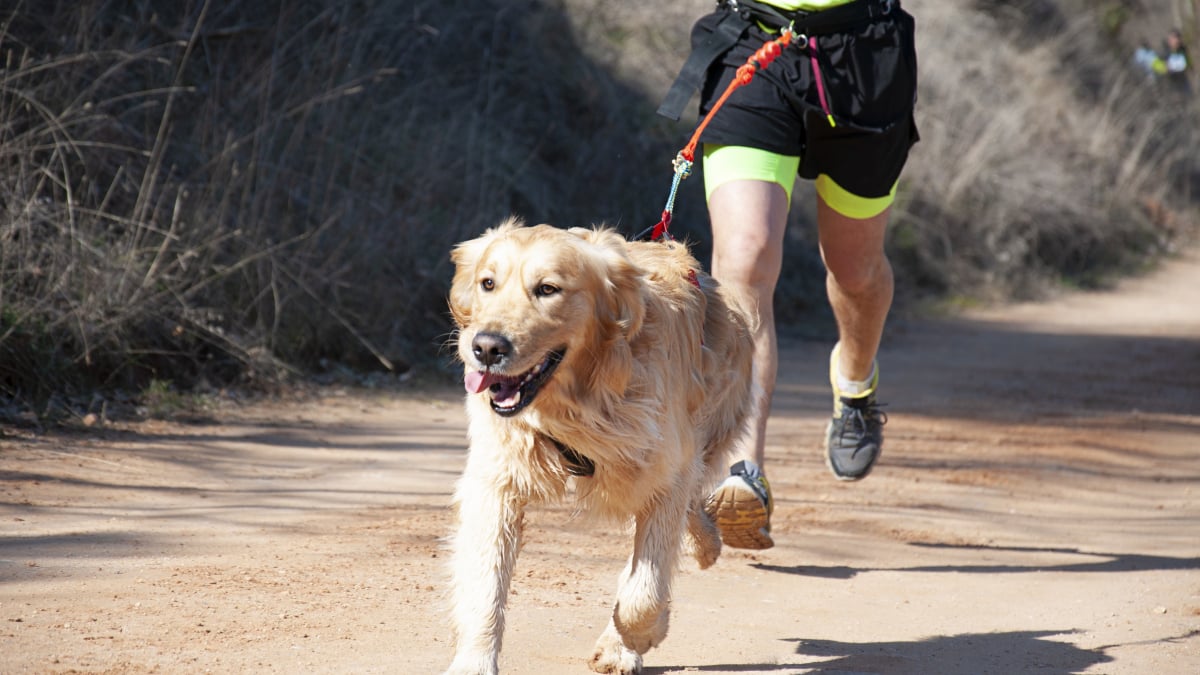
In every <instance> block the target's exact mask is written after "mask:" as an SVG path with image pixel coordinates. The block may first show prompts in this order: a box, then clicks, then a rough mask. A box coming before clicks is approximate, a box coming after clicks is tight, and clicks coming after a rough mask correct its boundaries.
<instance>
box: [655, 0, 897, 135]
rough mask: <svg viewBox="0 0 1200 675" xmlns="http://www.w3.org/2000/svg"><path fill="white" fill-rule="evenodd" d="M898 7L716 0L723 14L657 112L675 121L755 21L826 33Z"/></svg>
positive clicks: (888, 1) (892, 2)
mask: <svg viewBox="0 0 1200 675" xmlns="http://www.w3.org/2000/svg"><path fill="white" fill-rule="evenodd" d="M899 6H900V2H899V0H855V1H854V2H850V3H847V4H844V5H838V6H836V7H831V8H829V9H825V10H821V11H817V12H806V11H802V10H795V11H789V10H785V9H780V8H778V7H773V6H771V5H766V4H763V3H761V2H755V0H718V2H717V7H718V8H719V9H721V10H724V11H725V16H724V17H722V19H721V21H720V22H719V23H718V24H717V27H716V29H714V30H713V32H711V33H709V34H708V36H707V37H705V38H704V41H703V42H701V43H700V44H698V45H696V47H695V49H693V50H692V53H691V54H690V55H688V58H687V61H685V62H684V64H683V68H682V69H681V70H680V71H679V75H677V76H676V77H675V81H674V82H673V83H672V84H671V88H670V89H669V90H668V91H667V96H666V98H665V99H663V103H662V105H660V106H659V107H658V114H659V115H662V116H663V117H666V118H669V119H673V120H678V119H679V116H680V114H682V113H683V109H684V108H685V107H687V104H688V101H690V100H691V98H692V94H694V93H695V92H696V90H697V89H699V88H700V85H701V84H702V83H703V82H704V76H705V74H706V73H707V72H708V67H709V66H711V65H712V64H713V62H714V61H716V60H717V59H718V58H720V56H721V55H722V54H724V53H725V52H727V51H729V48H730V47H732V46H733V45H734V44H736V43H737V41H738V40H740V39H741V37H742V35H744V34H745V33H746V30H747V29H748V28H750V26H751V25H752V24H753V23H754V22H756V21H757V22H760V23H763V24H766V25H768V26H771V27H773V28H786V27H789V26H790V27H792V30H793V31H795V33H796V35H803V36H809V35H829V34H831V33H840V32H843V31H846V30H849V29H851V28H854V27H855V26H860V25H862V24H864V23H868V22H870V21H873V20H875V19H878V18H881V17H884V16H887V15H888V14H891V12H892V10H894V9H897V8H899Z"/></svg>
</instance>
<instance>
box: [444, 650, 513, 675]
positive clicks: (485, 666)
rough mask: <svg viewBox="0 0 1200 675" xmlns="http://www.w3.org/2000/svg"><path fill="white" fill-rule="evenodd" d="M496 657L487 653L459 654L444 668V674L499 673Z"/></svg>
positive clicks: (489, 674) (485, 674)
mask: <svg viewBox="0 0 1200 675" xmlns="http://www.w3.org/2000/svg"><path fill="white" fill-rule="evenodd" d="M499 672H500V669H499V667H498V665H497V663H496V659H495V658H494V657H492V656H488V655H483V656H479V655H469V654H459V655H457V656H455V657H454V662H453V663H451V664H450V667H449V668H447V669H446V673H445V675H499Z"/></svg>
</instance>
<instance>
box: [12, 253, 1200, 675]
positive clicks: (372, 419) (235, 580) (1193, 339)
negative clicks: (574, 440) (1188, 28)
mask: <svg viewBox="0 0 1200 675" xmlns="http://www.w3.org/2000/svg"><path fill="white" fill-rule="evenodd" d="M1198 288H1200V257H1197V256H1195V255H1193V256H1191V257H1188V258H1185V259H1184V260H1181V261H1178V262H1175V263H1172V264H1170V265H1169V266H1167V267H1166V268H1165V269H1164V270H1162V271H1161V272H1159V273H1158V274H1156V275H1154V276H1153V277H1152V278H1148V279H1142V280H1138V281H1134V282H1131V283H1129V284H1126V285H1124V286H1122V287H1121V288H1120V289H1118V291H1116V292H1112V293H1101V294H1087V295H1073V296H1070V297H1066V298H1063V299H1060V300H1057V301H1055V302H1052V303H1048V304H1042V305H1031V306H1018V307H1007V308H1003V309H999V310H994V311H990V312H984V313H977V314H975V315H973V316H971V317H969V318H968V319H966V320H957V321H945V322H928V321H921V322H916V321H903V320H897V321H895V322H894V323H893V324H892V328H891V332H890V334H889V336H888V338H887V344H886V347H885V349H884V352H883V354H882V363H883V368H884V370H883V376H884V389H883V392H884V398H885V399H886V400H887V401H888V402H889V406H888V408H887V410H888V412H889V415H890V423H889V424H888V426H887V448H886V452H885V455H884V457H883V460H882V464H881V465H880V467H879V468H878V469H877V470H876V472H875V473H874V474H873V475H872V476H871V477H870V478H869V479H867V480H866V481H864V482H862V483H858V484H850V485H846V484H840V483H838V482H836V481H834V480H833V479H831V478H830V477H829V476H828V475H827V474H826V470H825V468H824V466H823V463H822V459H821V455H820V451H819V443H820V437H821V434H822V430H823V426H824V420H823V416H824V415H825V414H826V411H827V410H828V406H829V402H828V401H827V396H828V394H827V393H826V385H825V383H824V378H825V373H824V368H825V363H826V359H827V353H828V348H829V346H830V345H829V344H826V343H823V342H815V341H811V342H810V341H792V342H788V343H786V344H785V345H784V351H783V359H782V360H783V370H782V374H781V386H780V391H779V396H778V400H777V401H776V407H775V410H774V421H773V426H772V429H771V434H772V436H771V447H770V450H769V452H770V457H771V461H770V464H769V467H768V469H769V476H770V478H771V481H772V483H773V486H774V489H775V495H776V498H777V500H778V507H777V512H776V517H775V523H774V531H775V536H776V539H777V541H778V545H777V546H776V547H775V548H774V549H771V550H769V551H765V552H761V553H756V554H753V555H751V554H747V553H744V552H738V551H735V550H729V549H727V550H726V552H725V555H724V556H723V558H722V559H721V561H720V562H718V563H717V565H716V566H715V567H714V568H712V569H710V570H708V571H706V572H700V571H698V570H696V569H695V568H694V566H691V565H687V566H685V568H684V570H683V571H682V573H681V574H680V576H679V578H678V581H677V585H676V590H675V602H674V614H673V626H672V631H671V634H670V635H669V636H668V638H667V640H666V642H665V643H664V644H663V645H662V646H661V647H659V648H658V649H656V650H654V651H652V652H650V653H649V655H648V656H647V659H646V664H647V671H648V672H649V673H657V674H662V673H684V672H698V673H737V674H744V673H951V674H960V675H968V674H972V675H973V674H976V673H1006V674H1007V673H1076V672H1087V673H1156V674H1157V673H1197V672H1200V300H1197V290H1196V289H1198ZM223 415H224V416H223V417H222V421H221V423H219V424H210V425H190V426H189V425H180V424H166V423H161V424H146V425H140V426H137V427H133V428H128V429H111V428H110V429H105V430H101V431H98V432H95V433H90V434H88V435H56V434H49V435H33V434H30V433H28V432H25V431H20V430H13V429H8V430H6V433H5V435H4V436H2V437H0V672H3V673H47V672H72V673H77V672H78V673H98V672H111V673H146V672H160V673H193V672H195V673H199V672H216V673H246V672H264V673H283V672H286V673H300V672H303V673H309V672H313V673H367V672H391V673H406V674H407V673H437V672H439V669H440V668H441V667H444V666H445V665H446V664H447V663H448V662H449V658H450V645H449V644H448V642H447V639H446V631H445V628H444V613H443V611H442V605H441V600H442V594H443V591H444V582H443V579H444V576H443V561H444V560H443V554H442V552H441V549H440V545H439V538H441V537H443V536H445V535H446V534H447V532H448V530H449V528H450V526H451V520H450V514H449V512H448V510H447V508H446V506H447V503H448V501H449V496H450V492H451V489H452V484H453V482H454V479H455V476H456V473H457V472H458V470H459V468H460V466H461V464H462V461H463V452H464V421H463V413H462V410H461V406H460V403H459V394H458V392H456V391H453V390H450V389H447V390H446V391H438V392H433V393H425V394H420V395H418V394H411V395H396V394H378V393H376V394H372V393H341V394H339V393H338V392H328V393H327V395H324V396H323V397H322V398H321V400H319V401H315V402H308V403H303V404H288V405H282V404H279V405H274V406H256V407H247V408H243V409H240V410H234V411H227V412H226V413H224V414H223ZM527 533H528V545H527V546H526V548H525V550H524V552H523V554H522V558H521V560H520V561H519V563H518V572H517V573H518V578H517V581H516V583H515V590H514V594H513V597H512V599H511V603H510V614H509V616H510V625H509V630H508V633H507V640H506V644H505V651H504V655H503V659H502V665H503V667H504V669H505V671H506V672H508V673H529V674H542V673H549V674H557V673H583V672H586V667H585V660H586V658H587V656H588V655H589V653H590V647H591V643H592V641H593V639H594V638H595V637H596V635H597V634H598V632H599V630H600V629H601V628H602V626H603V624H604V622H605V621H606V619H607V616H608V606H609V596H610V593H611V592H612V589H613V587H614V583H615V578H616V575H617V573H618V571H619V569H620V567H621V565H622V562H623V559H624V557H625V555H626V546H627V538H626V535H625V533H624V532H623V531H621V530H620V529H605V528H597V527H595V526H590V525H586V524H583V523H580V522H577V521H574V520H572V519H571V517H570V512H569V510H567V509H565V508H557V509H547V510H542V511H537V512H535V514H534V516H533V520H532V523H531V524H530V526H529V528H528V531H527Z"/></svg>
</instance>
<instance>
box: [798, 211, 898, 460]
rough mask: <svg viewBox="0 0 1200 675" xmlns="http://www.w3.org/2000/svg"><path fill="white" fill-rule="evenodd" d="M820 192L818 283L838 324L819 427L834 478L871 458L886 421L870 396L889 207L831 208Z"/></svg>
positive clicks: (883, 298) (886, 302)
mask: <svg viewBox="0 0 1200 675" xmlns="http://www.w3.org/2000/svg"><path fill="white" fill-rule="evenodd" d="M826 194H827V191H825V190H820V189H819V190H818V200H817V228H818V237H819V241H820V246H821V257H822V259H823V260H824V261H825V269H826V274H825V287H826V291H827V293H828V295H829V304H830V307H831V308H832V309H833V315H834V318H835V320H836V321H837V329H838V343H837V346H836V347H835V348H834V351H833V354H831V356H830V365H829V369H830V376H829V379H830V385H831V387H832V388H833V399H834V410H833V416H832V418H831V419H830V423H829V426H828V428H827V430H826V439H825V443H826V448H825V452H826V463H827V465H828V466H829V469H830V470H831V471H832V472H833V475H834V476H836V477H837V478H838V479H840V480H859V479H861V478H864V477H866V475H867V474H868V473H870V471H871V469H872V467H873V466H874V464H875V460H876V459H878V458H879V454H880V452H881V451H882V446H883V424H884V422H885V421H886V416H885V415H883V413H882V412H881V411H880V410H879V408H878V405H877V404H876V401H875V389H876V386H877V385H878V382H879V368H878V366H877V364H876V360H875V357H876V353H877V352H878V351H879V343H880V340H881V339H882V336H883V327H884V322H885V321H886V320H887V315H888V311H889V309H890V308H891V304H892V295H893V287H894V282H893V276H892V266H891V264H890V263H889V262H888V259H887V255H886V253H885V251H884V235H885V234H886V230H887V223H888V216H889V213H890V211H891V208H890V206H887V207H884V209H883V210H882V211H880V212H878V213H874V214H871V213H870V212H869V211H868V212H867V213H863V212H862V210H861V209H859V210H858V212H854V210H852V209H843V210H839V209H838V208H835V207H834V206H831V205H830V203H829V201H827V198H826ZM843 211H851V212H854V215H853V216H851V215H846V213H844V212H843ZM856 216H862V217H856Z"/></svg>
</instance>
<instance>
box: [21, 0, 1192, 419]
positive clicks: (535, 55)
mask: <svg viewBox="0 0 1200 675" xmlns="http://www.w3.org/2000/svg"><path fill="white" fill-rule="evenodd" d="M1014 4H1016V5H1020V4H1021V3H978V6H974V5H962V4H960V3H941V2H929V1H925V2H922V1H920V0H909V2H907V6H908V7H909V8H910V9H911V11H913V13H914V14H916V15H917V16H918V20H919V31H920V40H921V44H920V53H921V68H922V91H921V104H920V123H921V127H922V134H923V139H924V140H923V141H922V143H921V144H920V145H919V146H918V148H917V151H916V153H915V155H914V157H913V160H912V162H911V164H910V167H909V169H908V171H907V173H906V176H905V180H904V184H903V186H902V188H903V189H902V199H901V204H900V206H901V208H900V209H899V211H898V214H897V218H896V227H895V228H894V230H893V240H892V242H891V243H892V247H893V252H894V256H895V260H896V262H897V267H898V271H899V274H900V277H901V280H902V287H903V288H904V289H905V290H906V295H907V297H912V296H914V295H917V294H919V293H934V294H967V295H999V296H1007V295H1011V294H1014V293H1031V292H1034V291H1036V289H1038V288H1040V287H1041V284H1043V283H1044V282H1045V280H1046V279H1057V278H1062V277H1068V278H1071V279H1074V280H1076V281H1079V282H1088V281H1089V280H1092V279H1095V278H1099V277H1101V276H1103V275H1104V274H1107V273H1109V272H1111V271H1112V270H1114V269H1120V268H1123V267H1124V266H1127V265H1129V264H1131V262H1137V261H1140V260H1144V259H1146V258H1147V257H1153V256H1154V255H1156V254H1158V253H1159V252H1161V250H1163V248H1164V247H1165V246H1167V245H1168V244H1169V243H1170V242H1171V241H1173V237H1174V235H1175V234H1176V233H1177V231H1182V230H1184V229H1186V228H1185V226H1183V225H1182V224H1181V223H1183V222H1184V221H1185V219H1184V218H1183V217H1182V214H1184V213H1185V210H1186V208H1188V205H1189V204H1190V201H1189V200H1190V197H1191V195H1190V194H1188V193H1187V189H1188V188H1189V186H1190V183H1191V181H1192V178H1190V177H1191V176H1193V175H1194V174H1195V173H1196V167H1195V164H1194V162H1195V160H1194V159H1193V158H1194V157H1195V156H1196V152H1195V149H1196V146H1197V139H1196V137H1195V134H1196V132H1195V131H1194V130H1192V129H1190V128H1188V125H1183V124H1175V123H1173V122H1172V120H1171V119H1168V118H1169V117H1170V115H1169V113H1168V108H1167V107H1165V106H1163V105H1160V104H1158V102H1156V101H1153V100H1148V98H1149V97H1151V95H1152V94H1153V92H1152V91H1151V90H1149V89H1147V88H1146V87H1145V86H1144V85H1143V84H1142V83H1140V82H1137V81H1134V79H1132V78H1131V77H1129V76H1128V74H1127V73H1124V72H1123V70H1122V65H1123V64H1122V63H1121V59H1120V58H1119V55H1116V56H1114V55H1113V54H1112V53H1110V51H1109V50H1108V49H1107V48H1106V47H1105V45H1104V44H1103V42H1102V41H1101V40H1100V37H1099V34H1098V33H1097V29H1096V28H1095V25H1096V21H1095V20H1094V15H1092V14H1077V15H1075V16H1076V18H1075V19H1073V20H1071V21H1069V22H1066V23H1064V24H1063V25H1062V26H1061V30H1060V31H1057V33H1056V34H1053V35H1050V34H1046V33H1045V31H1043V32H1042V33H1039V34H1037V35H1030V34H1029V33H1028V32H1026V33H1024V34H1023V35H1022V37H1021V38H1020V39H1016V38H1013V39H1010V37H1011V35H1010V34H1009V33H1007V32H1006V31H1013V30H1016V29H1018V28H1021V26H1020V25H1019V24H1020V19H1021V16H1023V15H1020V14H1018V15H1017V16H1016V17H1015V18H1014V15H1012V14H997V10H995V7H997V6H1003V7H1011V6H1012V5H1014ZM1040 4H1041V5H1044V6H1049V7H1050V8H1054V7H1056V6H1057V3H1051V2H1042V3H1040ZM1064 4H1065V2H1064ZM118 6H119V9H118V8H117V7H118ZM979 7H984V9H987V10H988V11H986V12H983V11H980V10H979ZM703 9H704V7H703V6H701V5H697V4H696V3H695V2H692V1H691V0H669V1H667V2H662V3H632V2H609V3H591V2H583V0H562V2H560V3H548V2H538V1H534V0H525V1H517V0H474V1H472V2H464V3H444V2H437V1H436V0H411V1H409V2H395V1H387V0H364V1H363V2H358V3H339V2H333V1H332V0H305V1H298V2H288V1H285V0H271V1H268V2H261V3H249V2H215V1H204V0H191V1H189V2H165V1H164V0H136V1H135V2H129V3H109V2H104V1H103V0H84V1H82V2H65V1H50V0H39V1H36V2H35V1H33V0H26V1H25V2H24V3H21V2H18V3H17V4H16V6H15V7H11V5H10V8H9V9H3V10H0V12H3V13H0V64H3V70H2V71H0V396H3V397H5V398H9V399H16V400H19V401H23V402H27V403H28V404H30V405H33V406H35V407H36V408H37V409H38V410H45V409H46V407H47V405H48V403H51V402H53V400H55V398H56V397H62V396H72V395H75V396H90V395H91V392H93V391H96V390H104V389H106V388H113V387H124V388H132V389H135V390H137V389H142V388H145V387H148V386H149V385H150V384H151V383H154V386H155V387H158V388H160V389H161V388H162V387H163V386H164V384H163V383H173V384H174V386H177V387H180V388H192V389H194V388H201V389H202V388H204V386H205V385H206V384H212V385H217V384H224V383H229V382H232V383H238V384H255V383H269V382H275V381H278V379H279V378H280V377H281V376H286V375H287V374H288V373H293V372H308V373H311V372H318V371H321V370H323V369H327V368H332V367H333V366H334V365H346V366H349V367H351V368H353V369H356V370H359V371H364V370H371V369H377V370H385V371H386V370H387V369H388V368H390V369H391V370H392V372H400V371H403V370H406V369H408V368H409V367H411V366H413V365H417V364H427V363H430V362H431V361H433V360H434V359H435V358H436V354H437V345H438V343H439V342H440V340H441V338H442V336H443V335H444V333H445V331H446V330H447V328H448V321H447V320H446V315H445V310H444V297H445V288H446V285H447V283H448V280H449V277H450V269H449V265H448V261H447V252H448V250H449V248H450V247H451V245H452V244H453V243H454V242H456V241H459V240H462V239H465V238H467V237H470V236H473V235H475V234H477V233H479V232H480V231H482V229H484V228H485V227H487V226H489V225H491V224H493V223H495V222H497V221H498V220H500V219H501V218H503V217H505V216H507V215H509V214H510V213H517V214H520V215H523V216H525V217H526V218H528V219H530V220H534V221H546V222H554V223H557V224H561V225H580V224H588V223H593V222H601V221H603V222H608V223H612V224H616V225H618V226H619V227H621V228H623V229H624V230H625V231H627V232H630V233H632V232H635V231H639V230H641V229H642V228H644V227H646V226H648V225H650V224H652V223H653V222H654V221H655V220H656V219H657V217H658V211H659V209H660V208H661V206H662V200H663V199H664V198H665V196H666V191H667V186H668V183H669V180H670V160H671V158H672V157H673V156H674V153H675V152H676V150H678V148H679V147H680V146H681V145H682V144H683V142H684V141H685V140H686V133H687V131H688V129H687V127H686V124H681V125H673V124H669V123H666V122H664V121H662V120H660V119H658V118H656V117H655V116H654V114H653V110H654V108H655V107H656V106H657V103H658V98H659V96H660V95H661V93H662V92H663V91H665V89H666V86H667V84H668V83H669V81H670V79H671V78H672V77H673V75H674V72H675V69H676V68H677V67H678V65H679V63H680V62H681V61H682V59H683V57H684V46H685V44H686V40H687V34H688V28H689V27H690V25H691V22H692V21H693V20H694V18H695V17H696V16H697V15H698V14H699V13H700V12H701V11H703ZM980 45H986V46H987V48H986V49H981V48H980ZM1065 55H1070V58H1065ZM1072 63H1074V64H1079V67H1074V66H1072V65H1071V64H1072ZM1047 64H1053V65H1054V67H1047ZM1106 64H1108V65H1106ZM1191 110H1192V113H1191V114H1193V115H1194V113H1195V108H1192V109H1191ZM1193 119H1194V117H1193ZM1180 175H1184V176H1188V177H1189V178H1188V179H1187V180H1182V181H1181V180H1177V177H1178V176H1180ZM699 183H700V179H699V178H693V179H691V181H689V182H688V183H686V184H685V189H684V194H683V196H682V198H681V202H680V204H679V214H678V216H677V225H676V234H678V235H681V236H686V237H688V238H690V239H693V240H695V241H696V242H697V243H698V246H699V248H700V252H701V255H703V254H704V253H703V252H704V249H705V238H706V236H705V230H706V222H705V218H704V212H703V204H702V201H701V199H702V197H701V195H700V192H701V188H700V185H699ZM797 194H801V195H802V194H804V192H803V191H798V193H797ZM799 201H800V203H798V205H797V207H796V212H795V227H794V228H793V233H792V236H791V237H790V239H789V249H788V251H787V256H788V265H787V269H788V273H787V277H786V278H785V279H784V282H783V284H782V287H781V293H780V299H779V304H780V305H781V311H782V312H783V314H784V315H785V316H792V317H795V316H797V315H798V314H799V313H800V312H803V311H807V310H811V309H812V308H814V307H820V306H821V305H822V304H823V299H822V296H821V288H822V284H821V282H820V262H819V259H818V258H817V256H816V253H815V250H814V248H813V246H812V245H811V244H812V241H813V237H812V235H811V228H807V227H806V225H805V223H807V222H809V221H810V220H811V216H810V213H811V201H805V200H799ZM1171 228H1175V230H1171Z"/></svg>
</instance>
